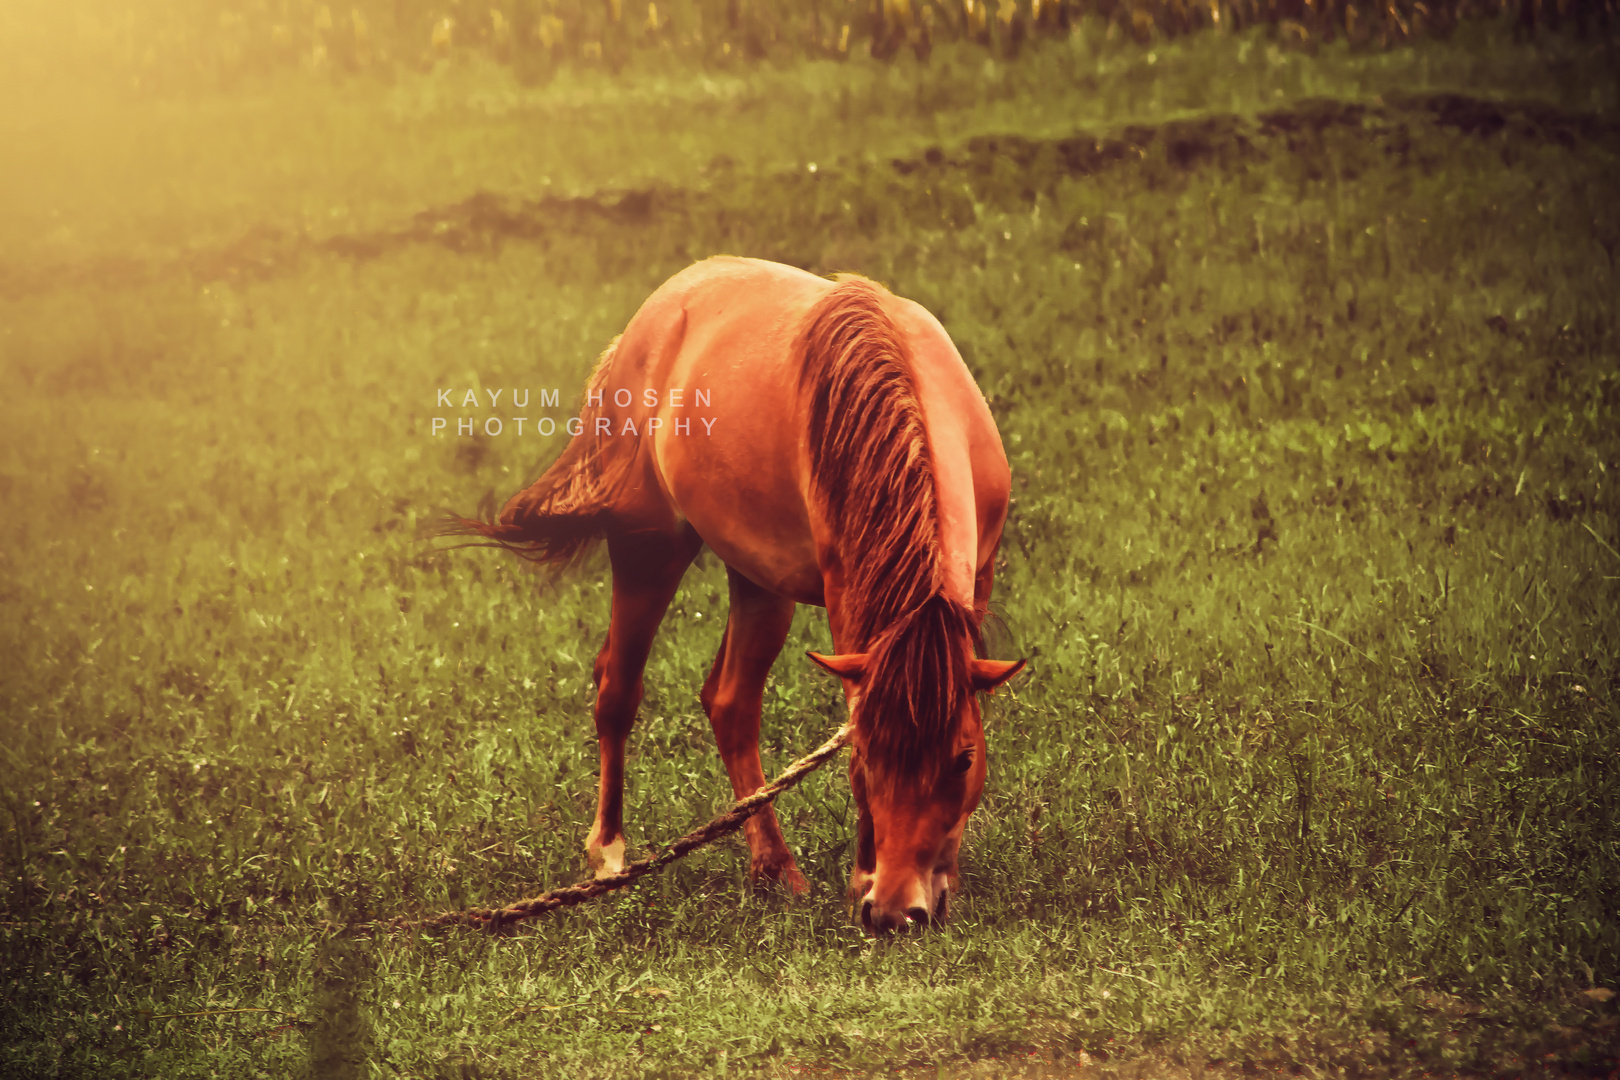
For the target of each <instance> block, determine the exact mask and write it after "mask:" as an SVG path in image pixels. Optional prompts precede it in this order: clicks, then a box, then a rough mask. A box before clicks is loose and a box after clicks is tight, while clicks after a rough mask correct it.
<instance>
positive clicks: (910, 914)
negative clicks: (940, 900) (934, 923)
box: [906, 907, 928, 926]
mask: <svg viewBox="0 0 1620 1080" xmlns="http://www.w3.org/2000/svg"><path fill="white" fill-rule="evenodd" d="M906 918H908V919H910V920H911V922H912V925H914V926H921V925H923V924H924V923H926V922H927V921H928V909H927V908H925V907H914V908H907V909H906Z"/></svg>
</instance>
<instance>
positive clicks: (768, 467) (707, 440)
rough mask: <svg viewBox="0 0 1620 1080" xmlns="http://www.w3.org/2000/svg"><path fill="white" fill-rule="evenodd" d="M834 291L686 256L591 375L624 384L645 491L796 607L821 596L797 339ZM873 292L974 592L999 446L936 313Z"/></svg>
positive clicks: (985, 551)
mask: <svg viewBox="0 0 1620 1080" xmlns="http://www.w3.org/2000/svg"><path fill="white" fill-rule="evenodd" d="M836 287H837V283H836V282H833V281H829V280H827V279H825V278H821V277H817V276H815V275H813V274H810V273H808V272H806V271H803V270H799V269H796V268H794V267H790V266H784V265H782V264H779V263H771V262H764V261H761V260H757V259H741V258H732V257H719V258H713V259H707V260H705V261H703V262H699V263H695V264H693V265H692V266H690V267H687V268H686V269H685V270H682V271H681V272H680V273H678V274H676V275H675V276H674V277H672V278H670V279H669V280H668V281H667V282H665V283H664V285H662V286H661V287H660V288H659V289H658V290H657V291H656V292H655V293H654V294H653V295H652V296H651V297H649V298H648V300H647V301H646V303H644V304H643V305H642V308H641V310H640V311H638V312H637V314H636V316H635V318H634V319H632V320H631V323H630V325H629V326H628V327H627V328H626V330H625V334H624V336H623V338H622V339H621V341H620V344H619V347H618V350H617V354H616V356H615V358H614V369H613V370H611V371H609V372H606V373H604V375H605V376H606V377H605V378H604V379H603V380H601V385H602V386H603V387H604V388H605V389H606V391H607V393H608V394H609V395H612V394H613V393H614V391H615V390H616V389H617V388H619V387H621V386H623V387H627V388H629V389H630V390H631V391H632V393H633V395H634V398H635V400H634V402H633V404H632V406H631V409H630V410H628V411H629V412H633V413H636V414H639V423H637V424H636V425H635V426H636V428H637V430H638V431H639V432H642V433H644V434H646V435H649V436H650V438H647V439H645V440H644V443H643V445H642V447H641V449H642V452H643V453H644V455H645V467H646V471H647V473H648V481H649V486H651V484H656V486H657V488H658V490H659V491H660V492H661V494H662V496H663V498H664V499H666V500H667V501H668V503H669V505H670V506H671V508H672V509H673V511H674V513H675V514H676V515H677V516H678V517H679V518H681V519H684V520H685V521H686V522H688V523H689V524H690V525H691V526H692V527H693V528H694V529H696V530H697V532H698V534H699V535H700V536H701V537H703V539H704V541H705V542H706V543H708V545H709V546H710V547H711V548H712V549H713V550H714V551H715V553H716V554H717V555H719V556H720V558H721V559H723V560H724V561H725V562H726V563H728V564H729V565H731V566H733V567H735V568H736V569H737V570H739V571H740V572H741V573H743V574H745V575H746V576H747V577H749V578H750V579H751V580H753V581H754V582H755V583H757V584H759V585H761V586H763V587H765V588H767V589H770V590H772V591H774V592H777V593H780V594H781V595H784V596H789V597H791V598H793V599H795V600H797V601H799V602H801V603H817V604H819V603H822V602H823V596H822V567H821V565H820V559H819V558H818V552H817V539H816V536H815V535H814V533H815V514H814V511H813V509H812V507H813V495H812V492H811V481H810V476H809V459H808V454H807V450H806V446H805V441H804V440H805V432H806V428H807V425H806V416H805V412H804V409H803V407H802V405H801V398H802V395H801V393H800V386H799V379H800V372H799V367H798V362H799V355H798V352H799V350H798V349H797V348H796V347H795V346H796V340H797V338H798V336H799V334H800V333H801V332H802V331H803V329H804V324H805V320H806V317H807V316H808V314H809V313H810V311H811V309H812V308H813V307H814V306H815V305H816V303H817V301H819V300H821V299H822V298H823V297H824V296H825V295H826V294H827V293H828V292H829V291H830V290H832V289H834V288H836ZM884 296H885V308H886V310H887V311H888V313H889V314H890V316H891V319H892V320H893V321H894V323H895V325H896V327H897V328H898V329H899V330H900V332H901V333H902V335H903V336H904V337H905V339H906V343H907V346H908V352H909V353H910V354H911V358H912V367H913V372H914V379H915V382H916V388H917V395H918V399H919V402H920V404H921V406H922V409H923V412H924V415H925V417H926V422H927V427H928V430H929V438H930V453H931V455H932V456H933V458H934V460H935V467H936V470H937V474H938V475H939V477H940V485H939V486H940V496H941V499H940V512H941V519H942V520H941V525H942V527H943V528H944V530H945V533H946V536H944V537H942V539H943V540H945V542H946V544H947V546H948V547H949V548H950V549H951V550H952V551H954V552H956V553H957V555H956V558H955V559H954V560H953V563H954V564H955V565H953V566H952V569H951V573H950V576H951V577H952V578H958V575H959V574H965V575H966V579H967V581H968V582H969V583H971V580H972V577H973V574H974V572H975V571H976V570H977V569H978V567H979V566H980V565H982V563H983V562H984V561H985V560H987V559H988V558H989V557H990V555H991V549H993V547H994V543H995V539H996V538H997V537H998V536H999V534H1000V528H1001V523H1002V519H1003V518H1004V516H1005V513H1006V501H1007V488H1008V483H1009V481H1008V474H1007V463H1006V458H1005V456H1004V455H1003V453H1002V449H1001V441H1000V438H999V436H998V435H997V433H996V429H995V423H994V421H993V420H992V419H991V416H990V412H989V409H988V407H987V406H986V405H985V402H984V398H983V396H982V394H980V392H979V390H978V387H977V385H976V384H975V383H974V381H973V378H972V376H971V374H970V373H969V372H968V370H967V368H966V366H965V365H964V364H963V362H962V359H961V356H960V354H958V352H957V351H956V348H955V346H954V345H952V344H951V341H950V338H949V337H948V336H947V335H946V334H945V331H944V329H943V328H942V327H941V326H940V324H939V322H938V320H937V319H935V318H934V317H933V316H932V315H931V314H930V313H929V312H928V311H926V310H925V309H924V308H923V307H921V306H920V305H918V304H915V303H913V302H911V301H908V300H903V299H900V298H898V297H890V296H889V295H888V294H887V293H885V294H884ZM621 400H622V395H621ZM649 419H654V420H656V421H657V422H656V423H655V424H653V425H651V428H650V430H649V427H648V425H647V420H649ZM621 426H622V425H621ZM619 429H620V428H619V427H616V428H615V430H619ZM953 591H954V590H953ZM971 592H972V590H971V584H970V586H969V588H968V595H971Z"/></svg>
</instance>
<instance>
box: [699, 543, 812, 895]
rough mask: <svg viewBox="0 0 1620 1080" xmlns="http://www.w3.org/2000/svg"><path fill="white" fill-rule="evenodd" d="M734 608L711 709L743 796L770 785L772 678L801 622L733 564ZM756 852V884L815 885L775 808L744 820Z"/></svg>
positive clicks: (796, 888)
mask: <svg viewBox="0 0 1620 1080" xmlns="http://www.w3.org/2000/svg"><path fill="white" fill-rule="evenodd" d="M726 577H727V579H728V580H729V583H730V592H731V612H730V614H729V615H728V616H727V617H726V635H725V637H724V638H723V639H721V642H720V652H719V654H718V655H717V656H715V658H714V667H712V668H711V669H710V670H709V677H708V679H706V680H705V681H704V683H703V697H702V701H703V711H704V712H706V713H708V714H709V724H710V726H712V727H713V728H714V738H715V742H716V743H717V744H719V748H720V757H721V760H723V761H724V762H725V763H726V772H727V773H728V774H729V775H730V777H731V790H732V793H733V794H734V795H735V796H736V797H737V798H742V797H743V796H744V795H752V794H753V793H754V792H756V791H758V790H759V789H760V788H762V787H764V786H765V771H764V769H763V768H762V767H761V765H760V760H759V718H760V712H761V710H762V709H763V708H764V702H765V678H766V676H767V675H769V674H770V671H771V662H772V661H774V660H775V659H776V655H777V653H779V652H781V651H782V643H783V642H785V641H786V640H787V635H788V630H789V629H790V628H791V627H792V625H793V601H792V600H788V599H786V598H784V597H781V596H777V595H776V594H775V593H772V592H767V591H766V590H764V589H762V588H760V587H759V586H758V585H755V584H754V583H753V582H752V581H749V580H748V579H747V578H745V577H743V576H742V575H741V574H739V573H737V571H735V570H732V569H730V568H729V567H728V568H727V571H726ZM743 835H745V836H746V837H747V838H748V850H749V852H750V853H751V854H752V856H753V857H752V860H751V861H750V864H749V868H748V872H749V876H750V877H751V878H753V879H754V880H755V881H756V882H770V881H776V882H781V883H782V884H783V885H786V886H787V887H788V889H789V890H791V891H792V892H793V893H795V894H798V893H803V892H805V891H806V890H807V889H808V888H809V884H808V883H807V882H806V881H805V880H804V875H803V874H801V873H800V872H799V867H798V864H797V863H795V862H794V861H793V853H792V852H790V851H789V850H788V847H787V841H786V840H785V839H784V838H783V836H782V826H781V825H780V824H779V823H778V822H777V820H776V810H775V808H774V807H770V806H767V807H765V808H764V809H763V810H760V811H759V812H758V813H756V814H755V815H753V816H752V817H750V818H749V819H748V820H747V821H746V822H745V823H744V824H743Z"/></svg>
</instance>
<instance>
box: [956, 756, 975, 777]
mask: <svg viewBox="0 0 1620 1080" xmlns="http://www.w3.org/2000/svg"><path fill="white" fill-rule="evenodd" d="M971 768H973V751H971V750H964V751H962V752H961V753H960V754H957V755H956V773H957V775H958V776H961V775H962V774H964V773H966V772H967V771H968V770H969V769H971Z"/></svg>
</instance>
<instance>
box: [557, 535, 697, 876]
mask: <svg viewBox="0 0 1620 1080" xmlns="http://www.w3.org/2000/svg"><path fill="white" fill-rule="evenodd" d="M700 547H702V541H701V540H699V539H698V538H697V536H696V534H695V533H694V534H691V535H690V536H686V535H683V536H679V537H669V536H665V535H659V534H654V535H647V534H641V535H639V536H635V537H612V538H610V539H609V540H608V554H609V556H610V557H611V559H612V563H613V616H612V621H611V622H610V623H609V624H608V636H607V641H606V642H604V643H603V645H602V651H601V652H600V653H598V654H597V657H596V670H595V676H596V746H597V752H598V754H599V755H600V758H601V772H600V774H599V777H598V780H597V789H596V820H595V822H594V823H593V824H592V825H591V831H590V834H589V835H588V836H587V837H586V839H585V858H586V860H587V861H588V862H589V863H590V868H591V871H592V872H593V873H594V874H595V875H596V876H597V877H605V876H607V875H609V874H616V873H618V872H619V871H620V870H622V869H624V747H625V743H626V742H627V741H628V740H629V738H630V728H631V725H633V724H634V723H635V719H636V709H637V708H639V707H640V705H641V693H642V684H641V673H642V670H643V669H644V668H645V667H646V666H647V654H648V653H649V652H650V651H651V649H652V641H653V635H655V634H656V633H657V632H658V624H659V622H661V621H662V620H663V618H664V612H665V610H667V609H668V607H669V602H670V600H671V599H673V598H674V596H675V590H676V589H677V588H678V587H679V586H680V583H681V575H682V574H683V573H684V572H685V571H686V567H687V565H688V564H689V563H690V562H691V561H692V559H693V557H694V556H695V555H696V554H697V552H698V549H699V548H700Z"/></svg>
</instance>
